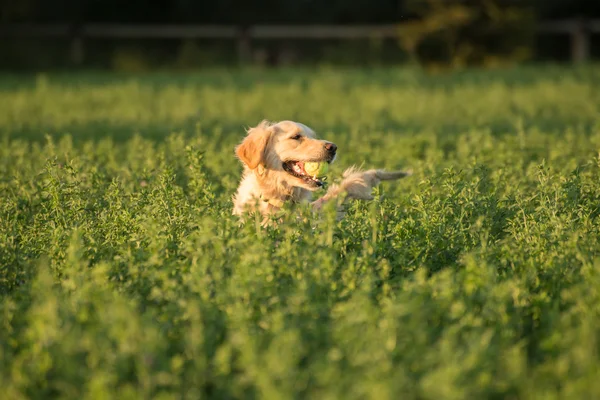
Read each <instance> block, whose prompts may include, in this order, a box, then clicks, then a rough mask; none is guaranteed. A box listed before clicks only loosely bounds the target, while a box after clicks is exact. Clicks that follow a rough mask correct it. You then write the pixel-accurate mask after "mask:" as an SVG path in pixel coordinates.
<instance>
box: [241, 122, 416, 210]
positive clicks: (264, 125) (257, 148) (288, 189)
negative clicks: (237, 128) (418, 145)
mask: <svg viewBox="0 0 600 400" xmlns="http://www.w3.org/2000/svg"><path fill="white" fill-rule="evenodd" d="M336 151H337V147H336V146H335V144H333V143H331V142H328V141H326V140H319V139H317V138H316V135H315V132H314V131H313V130H312V129H310V128H309V127H307V126H306V125H303V124H301V123H298V122H293V121H282V122H278V123H269V122H267V121H262V122H261V123H260V124H258V126H256V127H254V128H251V129H249V130H248V135H247V136H246V138H245V139H244V140H243V141H242V143H240V144H239V145H238V146H237V147H236V150H235V152H236V155H237V157H238V158H239V159H240V161H241V162H242V163H243V165H244V172H243V176H242V180H241V182H240V185H239V187H238V190H237V193H236V194H235V196H234V198H233V204H234V207H233V213H234V214H235V215H240V216H241V215H242V214H243V213H244V212H246V211H253V210H258V211H260V213H261V214H263V215H264V216H265V217H266V216H267V215H268V214H269V213H271V212H272V211H276V210H278V209H279V208H281V206H282V205H283V203H284V202H286V201H291V202H302V201H306V202H308V201H310V200H311V197H312V192H313V191H315V190H317V189H318V188H319V186H317V185H316V184H315V183H313V182H312V181H310V179H308V180H306V179H302V178H299V177H296V176H294V175H292V174H290V173H289V172H288V171H286V170H285V169H284V164H286V163H288V162H291V161H298V162H306V161H326V162H333V161H334V160H335V157H336V155H337V152H336ZM409 174H410V173H409V172H403V171H396V172H386V171H383V170H375V169H373V170H368V171H360V170H358V169H356V168H349V169H347V170H346V171H345V172H344V174H343V179H342V181H341V182H340V183H339V184H333V185H330V187H329V189H328V190H327V192H326V193H325V195H324V196H323V197H321V198H319V199H318V200H316V201H314V202H313V203H312V204H313V207H314V208H315V209H320V208H321V207H322V205H323V204H324V203H325V202H327V201H330V200H332V199H336V198H339V197H344V199H359V200H370V199H372V198H373V197H372V196H371V189H372V188H373V187H374V186H376V185H378V184H379V183H380V182H381V181H384V180H393V179H399V178H403V177H405V176H408V175H409Z"/></svg>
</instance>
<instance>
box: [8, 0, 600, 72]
mask: <svg viewBox="0 0 600 400" xmlns="http://www.w3.org/2000/svg"><path fill="white" fill-rule="evenodd" d="M569 18H584V19H585V18H600V0H262V1H247V0H212V1H207V0H0V24H11V23H33V24H44V23H63V24H64V23H66V24H70V25H72V26H73V30H72V31H73V32H77V31H78V29H77V27H78V26H81V25H82V24H86V23H121V24H211V25H236V26H238V27H240V28H243V27H245V26H249V25H253V24H277V25H314V24H336V25H343V24H373V25H376V24H398V35H397V37H395V38H387V39H385V40H370V39H369V40H367V39H363V40H353V41H340V40H319V41H311V40H308V41H307V40H304V41H303V40H285V39H281V40H268V41H264V40H263V41H261V40H252V43H251V44H250V43H249V42H250V40H248V46H247V51H245V52H239V51H238V50H239V49H240V48H241V46H238V44H239V43H241V42H243V38H242V40H240V41H236V40H238V39H240V38H239V37H238V38H237V39H236V40H231V39H230V40H212V39H205V40H191V39H186V40H178V39H164V40H162V39H139V40H138V39H136V40H133V39H127V40H126V39H122V38H112V39H98V38H89V37H88V38H84V39H82V40H81V42H80V44H79V45H78V46H80V50H81V51H79V56H77V54H78V52H77V51H75V52H74V49H75V50H77V49H78V48H79V47H78V46H74V43H75V44H77V41H76V40H74V39H73V38H74V37H75V36H76V34H75V33H72V34H71V37H64V38H62V37H61V38H53V37H10V36H5V37H1V36H0V69H7V68H8V69H12V70H25V69H49V68H62V67H73V66H77V67H93V68H113V69H117V70H119V69H127V70H135V71H137V70H146V69H151V68H155V67H167V68H170V67H176V68H197V67H205V66H214V65H232V64H238V63H240V60H243V63H253V64H257V65H298V64H308V65H313V64H315V63H324V64H345V65H384V64H398V63H406V62H412V63H416V64H420V65H427V66H431V67H434V68H438V67H442V68H446V67H464V66H471V65H479V66H496V65H503V64H511V63H520V62H523V61H527V60H557V61H558V60H560V61H566V60H569V59H572V53H571V52H572V49H573V46H572V43H571V38H570V36H569V34H568V33H564V32H563V33H558V34H551V35H548V34H546V35H544V36H540V35H536V31H535V26H536V20H537V21H540V20H541V21H548V20H561V19H569ZM243 31H244V29H239V32H243ZM590 37H592V40H590V43H591V46H590V49H589V55H590V56H591V57H592V58H595V57H597V56H598V55H599V54H600V46H599V43H600V41H598V39H597V38H598V35H597V34H596V35H592V36H590ZM84 41H85V43H84ZM241 54H245V57H241V56H240V55H241Z"/></svg>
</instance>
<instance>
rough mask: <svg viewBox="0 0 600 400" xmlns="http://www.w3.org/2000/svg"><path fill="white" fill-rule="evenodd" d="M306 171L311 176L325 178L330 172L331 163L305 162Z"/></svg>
mask: <svg viewBox="0 0 600 400" xmlns="http://www.w3.org/2000/svg"><path fill="white" fill-rule="evenodd" d="M304 170H305V171H306V173H307V174H309V175H310V176H317V177H318V176H323V175H326V174H327V172H329V163H326V162H305V163H304Z"/></svg>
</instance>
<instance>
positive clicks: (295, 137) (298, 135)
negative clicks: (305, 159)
mask: <svg viewBox="0 0 600 400" xmlns="http://www.w3.org/2000/svg"><path fill="white" fill-rule="evenodd" d="M290 139H293V140H300V139H302V135H301V134H299V133H297V134H295V135H294V136H292V137H290Z"/></svg>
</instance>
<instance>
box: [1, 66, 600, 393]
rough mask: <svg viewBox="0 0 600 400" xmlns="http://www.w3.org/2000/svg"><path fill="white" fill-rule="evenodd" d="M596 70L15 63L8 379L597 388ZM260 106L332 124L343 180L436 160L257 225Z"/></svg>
mask: <svg viewBox="0 0 600 400" xmlns="http://www.w3.org/2000/svg"><path fill="white" fill-rule="evenodd" d="M598 83H600V70H598V69H597V68H596V67H586V68H579V69H562V68H550V67H548V68H541V67H539V68H530V69H527V68H522V69H518V70H513V71H504V72H482V71H470V72H466V73H456V74H453V75H451V76H438V77H427V76H424V75H421V74H419V73H417V72H411V71H405V70H403V71H399V70H379V71H329V70H322V71H316V70H314V71H280V72H259V71H254V72H253V71H245V72H216V71H215V72H206V73H203V74H196V75H187V76H169V75H166V74H165V75H149V76H138V77H135V76H117V75H104V74H78V75H72V76H60V75H51V76H37V77H30V78H27V77H14V76H5V77H2V78H0V87H2V88H3V90H2V91H1V92H0V130H1V132H2V133H1V135H2V139H1V140H2V142H1V145H0V193H1V195H0V316H1V317H0V318H1V319H0V322H1V324H2V325H1V327H0V387H2V392H3V397H4V398H7V399H19V398H49V397H60V398H77V399H81V398H119V399H127V398H149V397H153V398H154V397H156V398H194V399H195V398H223V399H225V398H268V399H281V398H344V399H353V398H356V399H358V398H360V399H363V398H373V399H386V398H389V399H395V398H399V397H401V398H423V399H425V398H431V399H439V398H444V399H453V398H456V399H463V398H483V397H486V398H533V397H536V398H537V397H544V398H559V397H561V398H562V397H568V398H586V399H588V398H594V397H598V395H600V379H599V378H600V376H599V371H600V362H599V350H598V349H599V348H600V343H599V339H600V318H599V317H600V315H599V314H600V262H599V258H598V255H599V252H600V243H599V240H600V236H599V233H600V232H599V229H598V226H599V223H600V220H599V218H600V216H599V215H600V183H599V182H600V159H599V153H598V151H599V149H600V129H599V125H598V123H597V121H598V117H599V114H600V108H599V107H600V106H599V105H600V91H598V90H597V89H595V88H594V87H596V88H597V87H598ZM262 118H268V119H272V120H281V119H295V120H299V121H302V122H304V123H307V124H308V125H310V126H311V127H313V128H315V129H316V130H317V131H319V132H320V133H321V135H322V136H323V137H326V138H328V139H329V140H332V141H334V142H335V143H336V144H337V145H338V146H339V148H340V157H339V161H338V162H337V163H336V164H334V165H333V167H332V171H331V176H330V179H332V180H335V178H336V177H339V176H340V174H341V171H342V170H343V168H345V167H348V166H350V165H351V164H353V163H358V164H362V163H364V165H365V166H377V167H386V168H390V169H391V168H406V167H411V168H413V169H414V171H415V175H414V176H413V177H411V178H410V179H406V180H403V181H401V182H399V183H398V184H384V185H383V186H381V187H380V188H378V189H377V190H376V191H375V194H376V200H375V201H373V202H370V203H354V204H352V205H351V206H350V207H349V210H348V214H347V216H346V218H345V219H344V220H342V221H340V222H335V217H334V213H333V210H326V212H325V213H324V214H323V215H322V216H320V217H318V216H314V215H312V214H311V213H310V211H309V210H307V209H305V208H303V207H297V208H296V209H295V210H294V211H293V212H290V214H289V215H288V216H287V217H286V218H285V221H284V222H283V223H281V224H278V225H276V226H273V227H269V228H267V229H260V228H259V227H258V226H257V224H256V223H255V222H254V220H250V221H249V222H248V223H246V224H245V225H240V224H239V222H238V221H237V220H236V219H235V218H234V217H232V216H231V215H230V213H231V206H232V204H231V195H232V193H233V192H234V190H235V187H236V185H237V182H238V179H239V175H240V171H241V168H240V165H239V163H238V162H237V161H236V160H235V158H234V156H233V147H234V145H235V144H236V143H237V142H239V141H240V139H241V138H242V137H243V134H244V131H243V128H244V127H248V126H249V125H252V124H256V123H258V122H259V121H260V119H262ZM298 215H300V217H301V218H297V217H298Z"/></svg>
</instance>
